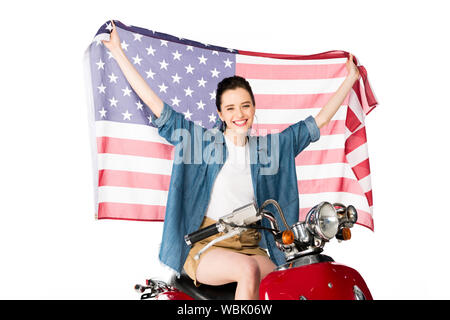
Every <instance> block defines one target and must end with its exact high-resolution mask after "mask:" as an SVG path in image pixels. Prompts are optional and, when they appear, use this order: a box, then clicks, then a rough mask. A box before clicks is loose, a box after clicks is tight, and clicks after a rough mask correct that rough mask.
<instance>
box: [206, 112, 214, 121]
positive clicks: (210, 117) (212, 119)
mask: <svg viewBox="0 0 450 320" xmlns="http://www.w3.org/2000/svg"><path fill="white" fill-rule="evenodd" d="M208 118H209V122H216V115H215V114H214V113H211V114H210V115H209V116H208Z"/></svg>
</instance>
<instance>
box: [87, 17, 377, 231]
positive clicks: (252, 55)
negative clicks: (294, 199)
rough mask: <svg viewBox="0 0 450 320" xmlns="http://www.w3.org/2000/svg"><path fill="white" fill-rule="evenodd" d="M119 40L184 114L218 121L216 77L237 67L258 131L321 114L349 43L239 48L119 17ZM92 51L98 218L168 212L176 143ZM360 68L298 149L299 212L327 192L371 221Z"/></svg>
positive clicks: (368, 93)
mask: <svg viewBox="0 0 450 320" xmlns="http://www.w3.org/2000/svg"><path fill="white" fill-rule="evenodd" d="M115 24H116V27H117V31H118V33H119V37H120V40H121V46H122V49H123V50H124V52H125V54H126V55H127V57H128V59H129V60H130V61H131V62H132V64H133V65H134V67H135V68H136V69H137V70H138V71H139V73H140V74H141V75H142V76H143V78H144V79H146V80H147V82H148V84H149V85H150V87H151V88H152V89H153V91H155V93H156V94H157V95H158V96H159V97H160V98H161V99H162V100H163V101H165V102H166V103H168V104H169V105H171V106H172V107H173V108H174V109H175V110H176V111H178V112H181V113H183V114H184V116H185V118H186V119H189V120H191V121H194V122H196V123H197V124H199V125H201V126H203V127H205V128H211V127H213V126H214V125H215V123H216V121H217V119H218V115H217V111H216V106H215V93H216V92H215V90H216V87H217V83H218V82H220V81H221V80H222V79H223V78H225V77H229V76H232V75H240V76H242V77H244V78H246V79H247V80H248V81H249V82H250V85H251V87H252V90H253V92H254V95H255V102H256V118H255V122H254V129H255V132H256V133H258V132H260V133H264V132H266V133H267V132H268V133H270V132H279V131H281V130H283V129H284V128H286V127H287V126H289V125H290V124H292V123H295V122H297V121H299V120H302V119H305V118H306V117H307V116H309V115H312V116H315V115H316V114H317V113H318V112H319V110H320V108H322V107H323V106H324V105H325V104H326V103H327V101H328V100H329V99H330V97H331V96H332V95H333V93H334V92H335V91H336V90H337V88H338V87H339V86H340V84H341V83H342V82H343V80H344V78H345V76H346V74H347V71H346V67H345V63H346V61H347V56H348V53H346V52H344V51H329V52H324V53H319V54H315V55H287V54H269V53H260V52H250V51H242V50H236V49H230V48H224V47H220V46H216V45H211V44H207V43H201V42H197V41H192V40H187V39H183V38H180V37H175V36H172V35H169V34H165V33H161V32H156V31H152V30H147V29H143V28H139V27H135V26H130V25H125V24H123V23H121V22H119V21H116V22H115ZM111 30H112V25H111V22H110V21H108V22H106V23H105V24H104V25H102V27H101V28H100V29H99V30H98V32H97V34H96V36H95V37H94V40H93V42H92V43H91V44H90V45H89V47H88V48H87V50H86V52H85V69H86V76H87V79H86V80H87V89H88V99H89V101H88V107H89V117H90V119H89V123H90V128H91V138H92V153H93V167H94V179H95V180H94V188H95V212H96V218H97V219H126V220H146V221H163V220H164V213H165V206H166V201H167V194H168V188H169V181H170V175H171V169H172V163H173V155H174V147H173V146H172V145H170V144H169V143H168V142H167V141H166V140H165V139H164V138H162V137H160V136H159V134H158V131H157V129H156V127H155V126H154V125H153V124H152V121H151V110H150V109H149V108H148V107H147V106H145V105H144V103H143V102H142V101H141V100H140V99H139V97H138V96H137V95H136V94H135V92H134V91H133V89H132V88H131V86H130V85H129V83H128V82H127V80H126V79H125V77H124V76H123V74H122V72H121V70H120V68H119V66H118V64H117V63H116V61H115V60H114V58H113V57H112V55H111V53H110V52H109V51H108V49H106V47H105V46H104V45H103V44H102V42H101V40H103V39H109V32H110V31H111ZM358 68H359V69H360V74H361V78H360V80H359V81H357V82H356V83H355V85H354V86H353V89H352V90H351V92H350V93H349V95H348V96H347V98H346V99H345V101H344V103H343V105H342V106H341V107H340V108H339V110H338V112H337V113H336V115H335V116H334V117H333V119H332V121H331V122H330V123H329V124H328V125H327V126H325V127H323V128H322V129H321V138H320V139H319V141H317V142H315V143H312V144H310V145H309V146H308V147H307V148H306V149H305V150H304V151H303V152H302V153H300V155H299V156H298V157H297V158H296V169H297V170H296V171H297V178H298V189H299V197H300V206H301V207H300V211H299V219H300V220H304V217H305V215H306V213H307V212H308V210H309V209H310V208H311V207H312V206H314V205H316V204H318V203H320V202H321V201H328V202H331V203H333V202H339V203H343V204H344V205H349V204H352V205H354V206H355V207H356V209H357V211H358V222H357V223H358V224H360V225H363V226H366V227H368V228H370V229H371V230H373V210H372V208H373V201H372V187H371V179H370V165H369V157H368V150H367V137H366V132H365V125H364V118H365V116H366V115H367V114H368V113H369V112H370V111H371V110H372V109H373V108H374V107H375V106H376V104H377V102H376V99H375V96H374V94H373V93H372V90H371V88H370V85H369V83H368V80H367V72H366V70H365V69H364V67H363V66H358Z"/></svg>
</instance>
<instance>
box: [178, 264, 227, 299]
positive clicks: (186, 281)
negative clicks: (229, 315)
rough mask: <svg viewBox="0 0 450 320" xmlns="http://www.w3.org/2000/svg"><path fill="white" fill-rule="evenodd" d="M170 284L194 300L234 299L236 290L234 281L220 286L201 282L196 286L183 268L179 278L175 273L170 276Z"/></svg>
mask: <svg viewBox="0 0 450 320" xmlns="http://www.w3.org/2000/svg"><path fill="white" fill-rule="evenodd" d="M170 285H172V286H174V287H175V288H177V289H178V290H181V291H183V292H184V293H186V294H188V295H189V296H191V297H192V298H194V299H195V300H234V294H235V292H236V282H232V283H228V284H225V285H222V286H209V285H206V284H201V285H200V286H199V287H196V286H195V285H194V281H192V279H191V278H190V277H189V276H188V275H187V274H186V272H185V271H184V269H183V270H182V271H181V274H180V278H177V276H176V275H173V276H172V278H171V279H170Z"/></svg>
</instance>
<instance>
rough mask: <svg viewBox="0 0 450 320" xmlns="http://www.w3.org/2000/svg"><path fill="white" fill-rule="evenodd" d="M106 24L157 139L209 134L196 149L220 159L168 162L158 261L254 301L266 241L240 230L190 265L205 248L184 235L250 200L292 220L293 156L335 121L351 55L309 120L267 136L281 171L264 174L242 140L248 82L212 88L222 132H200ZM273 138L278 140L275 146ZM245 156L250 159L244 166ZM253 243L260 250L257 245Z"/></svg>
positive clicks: (250, 107) (270, 245)
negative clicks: (271, 203)
mask: <svg viewBox="0 0 450 320" xmlns="http://www.w3.org/2000/svg"><path fill="white" fill-rule="evenodd" d="M112 26H113V29H112V32H111V36H110V40H109V41H106V40H104V41H103V44H104V45H105V46H106V48H108V49H109V50H110V52H111V53H112V55H113V56H114V58H115V60H116V61H117V63H118V65H119V67H120V68H121V70H122V72H123V74H124V75H125V78H126V79H127V81H128V82H129V84H130V85H131V87H132V88H133V89H134V91H135V92H136V94H137V95H138V96H139V98H141V100H142V101H143V102H144V103H145V104H146V105H147V106H148V107H149V108H150V109H151V110H152V112H153V114H154V115H155V117H154V118H153V120H152V122H153V124H154V125H155V126H157V127H158V133H159V135H161V136H162V137H163V138H165V139H166V140H167V141H168V142H169V143H172V144H176V142H175V140H174V139H173V136H174V133H176V132H177V131H179V130H182V131H183V132H184V131H186V132H189V136H191V137H192V136H195V132H196V131H202V132H203V133H205V132H214V137H215V139H214V141H211V142H210V143H209V144H208V142H205V141H204V140H202V143H204V144H205V145H202V147H206V148H209V147H210V145H213V146H214V152H215V155H216V154H218V155H224V157H223V159H220V160H223V161H221V162H220V161H219V162H213V163H209V162H205V161H200V162H199V163H185V162H181V163H175V162H174V165H173V168H172V175H171V179H170V186H169V193H168V197H167V205H166V212H165V218H164V231H163V239H162V243H161V249H160V260H161V261H162V262H163V263H164V264H166V265H168V266H170V267H171V268H173V269H174V270H175V271H177V272H180V271H181V269H182V268H183V267H184V268H185V271H186V273H187V274H188V275H189V276H190V277H191V278H192V279H193V280H194V282H195V283H197V281H198V282H200V283H204V284H209V285H221V284H226V283H230V282H237V287H236V293H235V298H236V299H257V298H258V291H259V283H260V281H261V279H263V278H264V277H265V276H266V275H267V274H268V273H270V272H271V271H272V270H273V269H274V268H275V266H276V264H275V263H278V264H280V263H281V260H280V258H279V257H277V255H276V245H275V243H274V241H273V239H272V240H271V239H270V238H269V237H262V235H261V234H260V233H259V232H258V231H256V232H243V233H242V234H241V235H240V236H236V237H234V238H230V239H229V240H230V241H222V242H220V243H217V244H215V245H213V246H212V247H210V248H209V249H208V250H206V251H205V252H204V253H203V254H202V255H201V257H200V259H199V260H195V259H194V256H195V253H196V252H198V251H199V250H200V249H201V248H202V246H204V245H205V243H203V244H202V243H201V242H198V243H196V244H195V245H194V246H193V247H192V248H189V247H188V246H187V245H186V244H185V243H184V241H183V236H184V235H185V234H188V233H191V232H193V231H195V230H197V229H198V228H202V227H205V226H206V225H209V224H211V223H214V221H216V220H217V219H220V217H222V216H224V215H226V214H228V213H230V212H232V211H233V210H234V209H236V208H239V207H242V206H244V205H247V204H248V203H252V202H256V203H257V204H259V205H261V204H262V202H263V201H265V200H267V199H274V200H276V201H277V202H279V203H280V206H282V207H283V208H286V213H287V217H288V219H292V220H294V219H295V220H298V212H299V208H298V190H297V175H296V171H295V157H296V156H297V155H298V154H299V153H300V152H301V151H302V150H304V149H305V148H306V147H307V146H308V145H309V144H310V143H311V142H315V141H317V140H318V139H319V137H320V131H319V128H320V127H321V126H323V125H325V124H326V123H328V122H329V121H330V119H331V118H332V117H333V116H334V114H335V113H336V111H337V110H338V108H339V107H340V106H341V104H342V102H343V100H344V98H345V97H346V96H347V94H348V93H349V91H350V89H351V87H352V86H353V84H354V82H355V81H356V80H357V79H358V77H359V74H358V71H357V68H356V66H355V65H354V63H353V59H352V56H351V55H350V57H349V59H348V61H347V70H348V75H347V77H346V79H345V80H344V81H343V83H342V84H341V86H340V87H339V89H338V90H337V91H336V92H335V93H334V95H333V96H332V97H331V99H330V100H329V101H328V103H327V104H326V105H325V106H324V107H323V108H322V109H321V111H320V112H319V114H318V115H317V116H316V118H313V117H312V116H308V117H307V118H306V119H304V120H297V121H296V123H294V124H292V125H290V126H289V127H287V128H286V129H285V130H283V131H282V132H280V133H277V134H268V135H267V136H266V138H265V139H266V141H267V140H270V142H271V143H270V144H267V146H266V149H267V150H266V151H267V154H270V155H271V156H272V155H273V154H275V155H276V159H277V165H278V163H279V164H280V167H283V168H285V170H278V166H277V167H276V170H274V171H273V172H270V173H266V170H265V169H267V166H266V165H267V163H266V162H265V158H264V155H263V153H264V152H260V151H258V153H257V154H256V152H254V151H255V150H260V149H257V148H260V147H261V144H259V140H258V139H255V137H252V136H250V135H249V132H250V129H251V127H252V124H253V119H254V116H255V108H256V104H255V98H254V96H253V92H252V89H251V87H250V84H249V83H248V81H247V80H245V79H244V78H242V77H239V76H232V77H228V78H224V79H222V81H221V82H220V83H219V84H218V86H217V90H216V107H217V113H218V115H219V117H220V119H221V121H222V127H221V130H220V131H218V130H213V129H208V130H207V129H205V128H203V127H200V126H198V125H195V124H194V123H193V121H191V120H190V117H186V116H185V115H183V114H181V113H178V112H176V111H175V110H174V109H173V108H172V107H171V106H169V105H168V104H167V103H166V102H164V101H162V100H161V99H160V98H159V97H158V96H157V95H156V94H155V92H154V91H153V90H152V89H151V88H150V86H149V85H148V83H147V82H146V81H145V80H144V79H143V78H142V77H141V75H140V74H139V72H138V71H137V70H136V69H135V67H134V66H133V64H131V63H130V61H129V60H128V58H127V56H126V55H125V54H124V52H123V51H122V47H121V42H120V39H119V35H118V32H117V30H116V26H115V24H114V22H113V21H112ZM188 88H189V87H188ZM193 140H194V141H196V139H193ZM273 141H277V144H276V146H274V147H272V142H273ZM278 141H279V143H278ZM188 142H190V139H189V141H188ZM250 146H252V148H250ZM253 146H256V147H257V148H253ZM261 149H262V147H261ZM250 150H251V151H250ZM219 158H221V157H220V156H219ZM250 158H252V159H253V160H256V161H255V162H253V161H250ZM283 186H291V187H289V188H283ZM209 240H211V239H209ZM260 241H261V246H262V247H264V248H267V251H266V250H264V249H262V248H261V247H260V246H259V243H260Z"/></svg>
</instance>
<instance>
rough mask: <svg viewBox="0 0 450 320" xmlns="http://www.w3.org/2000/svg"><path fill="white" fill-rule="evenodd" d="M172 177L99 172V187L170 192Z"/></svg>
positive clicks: (139, 173)
mask: <svg viewBox="0 0 450 320" xmlns="http://www.w3.org/2000/svg"><path fill="white" fill-rule="evenodd" d="M169 185H170V176H167V175H163V174H152V173H143V172H132V171H121V170H106V169H105V170H99V172H98V186H99V187H102V186H114V187H128V188H143V189H153V190H164V191H168V190H169Z"/></svg>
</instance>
